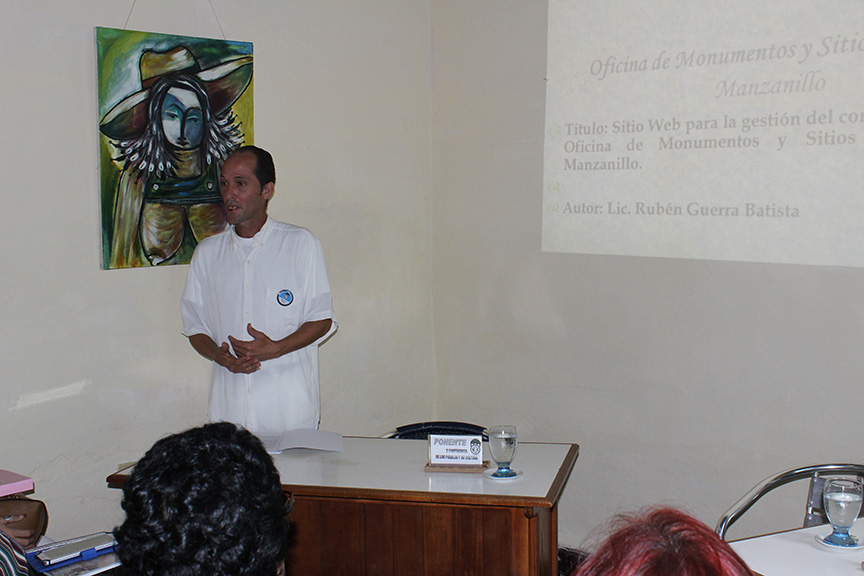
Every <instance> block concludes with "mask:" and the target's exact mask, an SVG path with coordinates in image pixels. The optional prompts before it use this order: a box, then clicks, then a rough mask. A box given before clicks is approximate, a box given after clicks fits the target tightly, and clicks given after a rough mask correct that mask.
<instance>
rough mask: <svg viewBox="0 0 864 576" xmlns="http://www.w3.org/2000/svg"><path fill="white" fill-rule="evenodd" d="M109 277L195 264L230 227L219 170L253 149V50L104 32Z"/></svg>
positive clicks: (99, 39)
mask: <svg viewBox="0 0 864 576" xmlns="http://www.w3.org/2000/svg"><path fill="white" fill-rule="evenodd" d="M96 44H97V66H98V68H99V70H98V72H99V74H98V81H99V118H100V122H99V131H100V153H101V196H102V262H103V264H102V267H103V268H105V269H109V268H131V267H138V266H156V265H169V264H188V263H189V259H190V258H191V256H192V252H193V250H194V249H195V246H196V245H197V243H198V242H200V241H201V240H202V239H204V238H206V237H208V236H211V235H213V234H216V233H218V232H221V231H222V230H224V229H225V227H226V226H227V220H226V218H225V209H224V207H223V205H222V198H221V196H220V194H219V169H220V167H221V165H222V162H223V161H224V160H225V158H226V157H227V156H228V154H229V153H230V152H231V151H232V150H234V149H235V148H237V147H239V146H240V145H242V144H251V143H252V142H253V132H252V118H253V116H252V45H251V43H247V42H231V41H226V40H213V39H207V38H194V37H187V36H173V35H167V34H151V33H145V32H134V31H127V30H116V29H112V28H97V29H96Z"/></svg>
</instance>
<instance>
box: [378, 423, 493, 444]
mask: <svg viewBox="0 0 864 576" xmlns="http://www.w3.org/2000/svg"><path fill="white" fill-rule="evenodd" d="M430 434H455V435H461V436H483V439H484V440H486V439H487V434H486V428H484V427H483V426H478V425H477V424H469V423H468V422H451V421H447V420H439V421H434V422H416V423H414V424H406V425H404V426H399V427H398V428H396V430H394V431H393V432H390V433H389V434H387V435H386V436H387V438H400V439H406V438H407V439H413V440H425V439H427V438H428V437H429V435H430Z"/></svg>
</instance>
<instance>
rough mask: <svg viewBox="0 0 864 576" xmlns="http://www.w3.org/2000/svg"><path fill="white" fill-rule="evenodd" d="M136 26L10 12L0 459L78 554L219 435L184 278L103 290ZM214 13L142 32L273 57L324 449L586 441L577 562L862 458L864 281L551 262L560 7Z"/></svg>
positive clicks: (0, 116)
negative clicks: (320, 255)
mask: <svg viewBox="0 0 864 576" xmlns="http://www.w3.org/2000/svg"><path fill="white" fill-rule="evenodd" d="M132 6H133V2H132V0H130V1H129V2H116V1H109V0H101V1H88V2H81V1H78V2H71V1H68V2H67V1H61V0H29V1H24V0H0V14H2V18H0V47H2V52H0V53H2V54H3V55H4V57H3V59H2V60H0V77H2V78H3V82H2V84H0V126H2V130H0V198H2V199H3V203H4V214H5V215H6V218H5V221H4V225H3V227H2V228H0V246H2V251H0V269H2V270H3V280H2V285H0V286H2V289H0V326H2V329H0V386H2V390H3V392H4V394H3V395H4V398H6V405H5V406H4V407H3V409H2V413H0V437H2V439H3V440H2V442H3V444H2V445H3V449H2V459H0V467H2V468H8V469H12V470H16V471H19V472H23V473H27V474H31V475H33V476H34V477H35V479H36V482H37V490H36V496H37V497H40V498H42V499H44V500H46V501H47V502H48V504H49V508H50V510H51V516H52V518H51V525H50V528H49V533H50V534H51V535H52V536H54V537H55V538H62V537H66V536H72V535H75V534H80V533H83V532H85V531H88V530H91V531H92V530H97V529H106V528H109V527H110V526H111V525H113V523H115V522H117V521H119V519H120V518H121V515H120V513H119V509H118V506H117V502H118V501H119V494H118V492H117V491H114V490H109V489H107V488H106V487H105V484H104V477H105V476H106V475H107V474H108V473H110V472H111V471H113V470H114V468H115V466H116V465H117V464H118V463H120V462H125V461H128V460H134V459H136V458H138V457H139V456H140V455H141V453H142V451H143V450H144V449H146V448H147V447H148V446H149V445H150V444H152V442H153V441H154V440H155V439H157V438H159V437H161V436H164V435H165V434H168V433H171V432H175V431H178V430H181V429H184V428H186V427H188V426H192V425H195V424H199V423H201V422H203V421H204V419H205V418H206V397H207V384H206V382H207V373H208V367H207V365H206V363H205V362H204V361H203V360H201V359H200V358H198V357H197V356H196V355H195V353H194V352H193V351H192V350H191V348H190V347H189V346H188V344H187V343H186V341H185V339H184V338H183V337H182V336H181V335H180V321H179V314H178V299H179V295H180V291H181V289H182V285H183V280H184V276H185V267H177V268H166V269H157V270H119V271H101V270H100V269H99V254H100V252H99V229H98V226H99V206H98V197H99V196H98V179H97V162H98V157H97V150H98V148H97V122H98V118H97V115H96V94H95V62H94V59H95V49H94V34H93V27H94V26H109V27H117V28H122V27H124V24H125V22H126V19H127V16H129V11H130V8H131V7H132ZM212 6H213V9H211V6H210V3H209V2H208V1H207V0H188V1H187V2H182V3H180V2H169V1H167V0H165V1H163V0H138V1H137V2H134V10H132V14H131V17H129V23H128V27H129V28H130V29H138V30H153V31H159V32H167V33H175V34H187V35H198V36H212V37H221V36H222V30H224V33H225V36H226V37H228V38H231V39H237V40H245V41H252V42H253V43H254V45H255V117H256V127H255V132H256V143H257V144H259V145H262V146H264V147H266V148H269V149H271V150H272V151H273V152H274V155H275V157H276V163H277V170H278V171H279V183H278V186H277V196H276V198H275V199H274V201H273V203H272V206H271V211H272V212H273V214H274V215H275V216H276V217H278V218H280V219H284V220H288V221H291V222H295V223H298V224H302V225H305V226H308V227H309V228H311V229H312V230H313V231H315V233H316V234H317V235H318V236H319V238H320V239H321V241H322V243H323V245H324V250H325V255H326V257H327V263H328V269H329V272H330V279H331V283H332V286H333V290H334V297H335V305H336V307H337V313H338V315H339V318H340V321H341V326H340V329H339V332H338V333H337V334H336V336H335V337H334V338H332V339H331V340H330V341H329V342H327V343H326V344H325V346H324V347H323V348H322V350H321V368H322V396H323V421H322V427H324V428H326V429H331V430H337V431H339V432H342V433H344V434H371V435H377V434H381V433H383V432H385V431H387V430H389V429H391V428H393V427H394V426H395V425H397V424H401V423H405V422H408V421H412V420H421V419H428V418H432V417H438V418H442V419H449V418H457V419H465V420H471V421H475V422H479V423H483V424H490V425H491V424H494V423H498V422H505V421H506V422H512V423H515V424H517V425H518V426H519V427H520V430H521V432H522V437H523V438H524V439H526V440H566V441H575V442H578V443H579V444H581V446H582V455H581V457H580V459H579V462H578V463H577V466H576V470H575V472H574V474H573V476H572V478H571V480H570V484H569V485H568V487H567V490H566V492H565V500H564V502H562V505H561V509H560V524H561V527H560V536H561V541H562V542H563V543H568V544H579V543H580V542H582V541H583V539H584V538H585V537H586V536H587V535H588V534H589V533H590V532H591V531H592V529H593V528H594V527H595V526H597V525H599V524H602V523H603V522H605V520H606V519H607V518H608V516H609V515H610V514H612V513H614V512H615V511H617V510H627V509H632V508H634V507H639V506H643V505H646V504H652V503H658V502H667V503H674V504H677V505H681V506H684V507H686V508H688V509H690V510H691V511H693V512H694V513H695V514H696V515H697V516H699V517H700V518H702V519H703V520H705V521H706V522H709V523H710V524H713V523H714V522H715V521H716V519H717V517H718V516H719V515H720V513H721V512H722V511H723V510H724V509H725V507H726V506H728V505H729V504H730V503H731V502H732V501H734V500H735V499H736V498H737V497H738V496H739V495H740V494H741V493H742V492H743V491H745V490H746V489H747V488H749V487H750V485H752V484H753V483H755V482H756V481H757V480H759V479H761V478H762V477H763V476H765V475H767V474H769V473H771V472H774V471H776V470H779V469H782V468H785V467H791V466H795V465H798V464H804V463H811V462H815V461H832V460H837V461H839V460H859V461H860V460H861V453H862V450H861V449H860V447H859V445H858V444H859V442H858V439H859V438H861V437H862V431H864V430H862V428H864V423H861V421H860V419H859V418H857V416H858V410H857V407H858V404H859V403H860V401H859V399H860V394H859V390H860V386H859V382H860V381H862V380H864V365H862V360H861V357H862V355H861V354H860V352H859V351H860V350H861V349H862V347H864V346H862V345H864V330H862V327H864V322H862V320H864V308H862V299H861V297H860V295H861V294H862V293H864V290H862V289H864V273H862V271H860V270H851V269H836V268H813V267H797V266H769V265H753V264H735V263H712V262H698V261H679V260H663V259H639V258H623V257H622V258H604V257H591V256H578V255H575V256H574V255H558V254H543V253H541V252H540V210H541V189H540V188H541V181H542V137H543V120H544V118H543V108H544V87H543V76H544V74H545V50H546V3H545V2H542V1H536V2H535V1H531V2H525V1H523V0H477V1H474V2H462V1H458V0H451V1H444V0H422V1H421V0H418V1H416V2H405V1H404V0H391V1H384V0H380V1H373V0H364V1H363V2H344V1H341V0H330V1H327V0H324V1H316V2H304V1H288V2H268V1H266V0H250V1H246V2H242V3H241V2H230V1H229V0H213V2H212ZM214 10H215V12H216V14H217V16H218V22H217V20H216V18H215V17H214V16H213V11H214ZM220 24H221V30H220ZM433 312H434V314H433ZM829 390H833V391H837V392H840V393H845V394H848V395H850V396H851V398H852V400H851V401H847V402H844V403H841V404H840V405H831V404H829V403H827V402H824V401H821V400H820V396H818V395H819V394H821V393H823V392H826V391H829ZM829 410H830V411H829ZM840 425H843V426H845V427H846V428H843V429H842V430H847V431H848V432H847V433H845V434H844V433H841V429H840ZM517 461H518V456H517ZM796 498H797V496H796ZM784 505H785V503H784ZM795 505H797V501H796V502H793V503H792V504H791V505H788V507H789V508H790V509H791V508H792V507H793V506H795ZM775 512H776V511H775ZM792 516H794V520H797V519H798V518H797V517H798V512H797V510H796V511H795V513H794V514H792ZM767 523H768V519H767V517H766V518H764V524H767ZM759 525H760V526H761V524H759Z"/></svg>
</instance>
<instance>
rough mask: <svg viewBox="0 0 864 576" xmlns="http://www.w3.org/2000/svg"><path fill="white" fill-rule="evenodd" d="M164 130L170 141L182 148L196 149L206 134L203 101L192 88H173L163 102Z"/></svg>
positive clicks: (176, 146)
mask: <svg viewBox="0 0 864 576" xmlns="http://www.w3.org/2000/svg"><path fill="white" fill-rule="evenodd" d="M162 130H163V131H164V132H165V138H166V139H167V140H168V142H169V143H170V144H171V145H172V146H174V147H175V148H178V149H180V150H194V149H195V148H198V147H199V146H200V145H201V140H202V138H203V135H204V114H203V113H202V112H201V102H199V101H198V96H197V95H196V94H195V92H193V91H192V90H187V89H186V88H171V89H170V90H168V93H167V94H166V95H165V100H164V101H163V102H162Z"/></svg>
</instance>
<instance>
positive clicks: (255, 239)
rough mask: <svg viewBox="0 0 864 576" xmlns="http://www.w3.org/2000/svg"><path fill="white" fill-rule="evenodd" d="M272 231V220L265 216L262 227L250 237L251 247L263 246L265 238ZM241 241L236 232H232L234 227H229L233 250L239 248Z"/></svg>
mask: <svg viewBox="0 0 864 576" xmlns="http://www.w3.org/2000/svg"><path fill="white" fill-rule="evenodd" d="M272 229H273V219H272V218H271V217H270V215H269V214H268V215H267V220H265V221H264V225H263V226H261V229H260V230H258V232H256V233H255V235H254V236H252V245H253V246H263V245H264V242H265V241H266V239H267V236H269V235H270V231H271V230H272ZM241 240H242V239H241V238H240V236H238V235H237V232H235V230H234V226H231V241H232V242H231V243H232V245H233V246H234V250H237V248H239V246H240V241H241Z"/></svg>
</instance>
